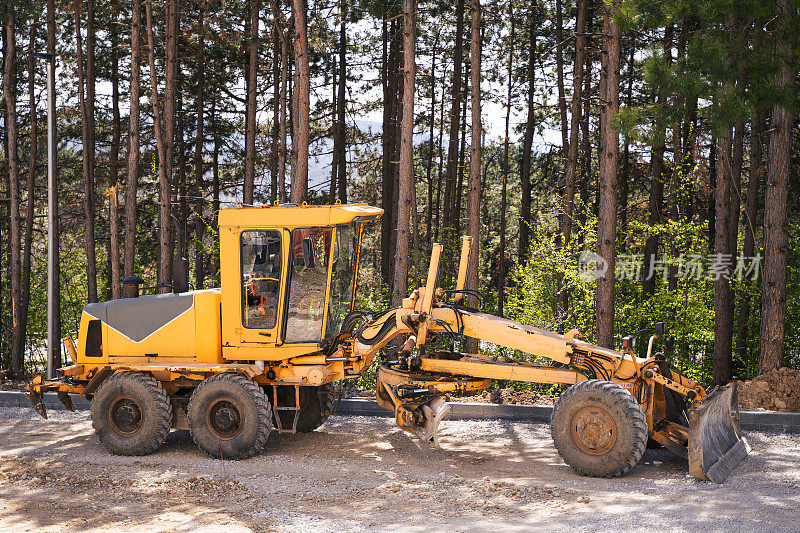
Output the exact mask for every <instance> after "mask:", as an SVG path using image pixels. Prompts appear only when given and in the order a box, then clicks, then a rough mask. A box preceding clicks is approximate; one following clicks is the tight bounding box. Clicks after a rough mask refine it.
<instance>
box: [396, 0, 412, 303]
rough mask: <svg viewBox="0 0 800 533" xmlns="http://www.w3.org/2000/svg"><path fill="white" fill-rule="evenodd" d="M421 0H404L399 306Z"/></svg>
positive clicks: (403, 289) (403, 291)
mask: <svg viewBox="0 0 800 533" xmlns="http://www.w3.org/2000/svg"><path fill="white" fill-rule="evenodd" d="M416 17H417V0H403V122H402V124H401V126H400V167H399V168H400V181H399V190H398V197H399V201H398V203H397V246H396V248H395V265H394V266H395V268H394V283H393V285H392V305H394V306H398V305H400V304H401V303H402V301H403V298H405V297H406V296H407V295H408V294H407V293H408V264H409V249H408V245H409V239H410V235H409V217H410V215H411V210H412V209H416V206H413V205H411V204H412V197H413V194H412V191H411V188H412V187H414V89H415V81H416V74H417V69H416V65H415V64H414V48H415V41H416Z"/></svg>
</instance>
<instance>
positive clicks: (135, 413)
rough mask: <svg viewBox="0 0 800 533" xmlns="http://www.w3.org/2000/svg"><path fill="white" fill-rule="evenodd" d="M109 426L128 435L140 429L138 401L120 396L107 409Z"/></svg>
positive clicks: (141, 418) (140, 419) (140, 411)
mask: <svg viewBox="0 0 800 533" xmlns="http://www.w3.org/2000/svg"><path fill="white" fill-rule="evenodd" d="M108 418H109V422H111V427H112V428H113V429H114V431H116V432H117V433H119V434H120V435H125V436H126V437H129V436H131V435H135V434H137V433H138V432H139V430H140V429H142V422H143V417H142V409H141V407H140V406H139V403H138V402H137V401H136V400H135V399H134V398H133V397H130V396H120V397H118V398H117V399H116V400H115V401H114V402H113V403H112V404H111V408H110V409H109V410H108Z"/></svg>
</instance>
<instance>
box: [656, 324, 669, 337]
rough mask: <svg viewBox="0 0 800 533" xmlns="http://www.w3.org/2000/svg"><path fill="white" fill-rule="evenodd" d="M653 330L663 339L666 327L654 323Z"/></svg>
mask: <svg viewBox="0 0 800 533" xmlns="http://www.w3.org/2000/svg"><path fill="white" fill-rule="evenodd" d="M653 329H654V330H655V333H656V335H658V336H659V337H663V336H664V335H666V334H667V326H666V324H664V323H663V322H656V323H655V324H654V325H653Z"/></svg>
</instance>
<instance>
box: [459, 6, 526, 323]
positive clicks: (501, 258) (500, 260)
mask: <svg viewBox="0 0 800 533" xmlns="http://www.w3.org/2000/svg"><path fill="white" fill-rule="evenodd" d="M473 1H477V0H473ZM508 18H509V22H510V24H511V28H510V34H509V43H510V46H509V48H508V70H507V73H506V76H507V78H508V80H507V81H508V85H507V90H506V129H505V137H504V138H503V173H502V179H503V184H502V188H501V193H500V250H499V253H498V254H497V315H498V316H500V317H502V316H503V303H504V301H505V296H506V294H505V293H506V276H505V271H506V265H505V260H506V202H507V199H506V197H507V194H508V172H509V168H508V167H509V159H508V149H509V146H508V145H509V138H508V135H509V129H510V125H511V91H512V87H513V84H514V72H513V68H514V38H515V37H516V36H515V35H514V5H513V4H512V3H510V2H509V4H508ZM474 29H475V28H473V31H474ZM470 51H471V48H470ZM473 82H474V79H473ZM473 120H474V118H473Z"/></svg>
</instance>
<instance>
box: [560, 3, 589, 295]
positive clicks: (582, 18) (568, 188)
mask: <svg viewBox="0 0 800 533" xmlns="http://www.w3.org/2000/svg"><path fill="white" fill-rule="evenodd" d="M586 3H587V0H578V17H577V21H576V23H575V67H574V70H573V74H572V108H571V110H570V113H571V120H570V130H569V131H570V133H569V141H568V144H567V145H566V153H567V161H566V163H567V168H566V178H565V180H564V198H563V201H562V210H563V212H562V215H561V234H562V236H563V239H564V246H569V242H570V239H571V238H572V218H573V214H574V210H575V181H576V176H577V174H578V130H579V128H580V121H581V99H582V94H581V90H582V89H583V63H584V55H585V53H586ZM562 70H563V66H562ZM561 76H563V73H562V74H561ZM560 90H561V91H562V92H563V82H562V86H561V87H560ZM565 105H566V104H565ZM562 295H564V301H563V302H562V309H566V308H567V306H566V291H562Z"/></svg>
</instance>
